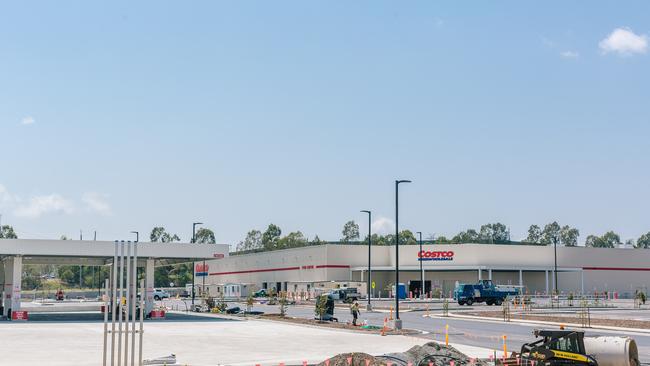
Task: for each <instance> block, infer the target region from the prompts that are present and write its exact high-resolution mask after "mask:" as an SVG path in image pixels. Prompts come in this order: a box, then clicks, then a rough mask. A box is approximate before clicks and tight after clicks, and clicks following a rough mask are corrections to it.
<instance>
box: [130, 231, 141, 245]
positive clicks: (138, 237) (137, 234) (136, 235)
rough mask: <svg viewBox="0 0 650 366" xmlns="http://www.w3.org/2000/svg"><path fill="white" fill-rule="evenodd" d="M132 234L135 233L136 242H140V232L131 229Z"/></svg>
mask: <svg viewBox="0 0 650 366" xmlns="http://www.w3.org/2000/svg"><path fill="white" fill-rule="evenodd" d="M131 234H135V242H136V243H139V242H140V233H139V232H137V231H131Z"/></svg>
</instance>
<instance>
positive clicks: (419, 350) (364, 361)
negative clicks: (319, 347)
mask: <svg viewBox="0 0 650 366" xmlns="http://www.w3.org/2000/svg"><path fill="white" fill-rule="evenodd" d="M451 361H453V362H454V365H456V366H465V365H467V366H469V365H476V366H487V363H485V362H484V361H481V360H477V359H472V358H469V357H467V355H465V354H464V353H462V352H460V351H458V350H457V349H455V348H454V347H451V346H444V345H441V344H438V343H436V342H429V343H427V344H424V345H422V346H414V347H412V348H411V349H409V350H408V351H406V352H401V353H389V354H386V355H383V356H376V357H375V356H371V355H369V354H367V353H359V352H355V353H342V354H340V355H336V356H334V357H332V358H330V359H329V360H326V361H323V362H321V363H319V364H318V366H386V365H388V364H390V365H394V366H408V365H411V366H429V364H431V365H434V366H449V365H450V364H451Z"/></svg>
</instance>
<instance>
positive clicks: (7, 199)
mask: <svg viewBox="0 0 650 366" xmlns="http://www.w3.org/2000/svg"><path fill="white" fill-rule="evenodd" d="M14 200H15V198H14V196H13V195H11V193H9V191H8V190H7V187H5V186H3V185H2V184H0V205H4V204H8V203H11V202H13V201H14Z"/></svg>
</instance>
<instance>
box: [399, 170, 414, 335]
mask: <svg viewBox="0 0 650 366" xmlns="http://www.w3.org/2000/svg"><path fill="white" fill-rule="evenodd" d="M401 183H411V181H410V180H404V179H402V180H396V181H395V329H402V320H401V319H400V318H399V185H400V184H401Z"/></svg>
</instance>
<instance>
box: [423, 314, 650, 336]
mask: <svg viewBox="0 0 650 366" xmlns="http://www.w3.org/2000/svg"><path fill="white" fill-rule="evenodd" d="M423 316H425V317H426V316H428V317H430V318H433V317H435V318H445V317H443V316H439V315H433V314H429V315H423ZM447 318H456V319H467V320H480V321H484V322H489V323H505V322H503V321H501V320H499V318H489V317H480V316H474V315H459V314H453V313H449V316H448V317H447ZM512 322H513V323H514V322H516V323H527V324H540V325H556V326H560V325H564V326H568V327H572V328H582V324H577V323H558V322H547V321H543V320H528V319H516V320H514V321H512ZM583 329H600V330H614V331H620V332H635V333H643V334H644V335H645V334H647V335H650V329H641V328H621V327H612V326H607V325H595V326H594V325H592V326H591V327H589V328H583Z"/></svg>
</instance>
